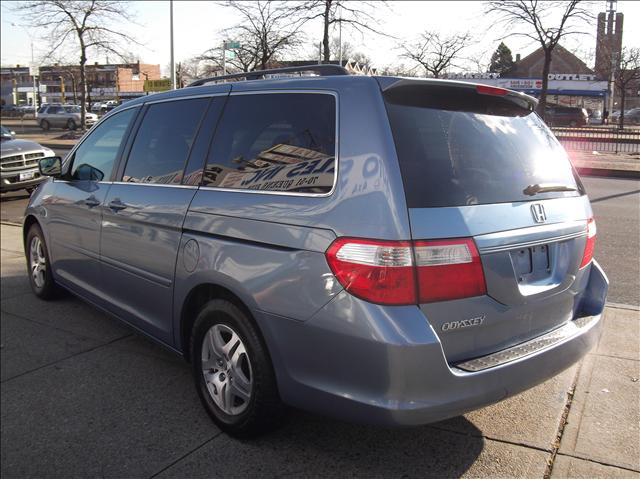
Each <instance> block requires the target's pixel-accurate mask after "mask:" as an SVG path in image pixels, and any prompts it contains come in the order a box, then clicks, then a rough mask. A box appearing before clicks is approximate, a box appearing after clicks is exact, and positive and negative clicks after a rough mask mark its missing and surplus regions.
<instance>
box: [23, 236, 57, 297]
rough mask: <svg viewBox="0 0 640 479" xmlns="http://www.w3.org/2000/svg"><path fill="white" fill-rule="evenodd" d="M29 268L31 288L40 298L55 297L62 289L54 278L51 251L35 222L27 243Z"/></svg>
mask: <svg viewBox="0 0 640 479" xmlns="http://www.w3.org/2000/svg"><path fill="white" fill-rule="evenodd" d="M25 250H26V257H27V269H28V275H29V284H30V285H31V290H32V291H33V294H35V295H36V296H37V297H38V298H40V299H46V300H49V299H55V298H57V297H59V296H60V295H61V290H60V288H59V286H58V285H56V283H55V281H54V280H53V274H52V273H51V261H50V259H49V251H48V250H47V245H46V243H45V240H44V235H43V234H42V230H41V229H40V226H38V225H37V224H34V225H33V226H31V228H29V232H28V233H27V241H26V243H25Z"/></svg>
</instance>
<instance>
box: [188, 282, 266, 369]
mask: <svg viewBox="0 0 640 479" xmlns="http://www.w3.org/2000/svg"><path fill="white" fill-rule="evenodd" d="M214 299H224V300H227V301H229V302H230V303H233V304H234V305H235V306H237V307H238V308H240V310H242V312H243V313H245V315H246V316H247V318H249V321H251V323H252V325H253V326H254V327H255V328H256V331H257V332H258V335H259V336H260V339H261V340H262V342H263V344H264V346H265V348H266V349H267V351H268V350H269V348H268V346H267V344H266V341H265V340H264V334H263V333H262V329H261V328H260V326H259V325H258V323H257V321H256V320H255V318H254V317H253V314H252V313H251V310H250V309H249V308H248V307H247V305H246V304H245V302H244V301H243V300H242V299H240V297H239V296H238V295H236V294H235V293H234V292H233V291H231V290H229V289H227V288H225V287H224V286H220V285H217V284H214V283H203V284H199V285H198V286H195V287H194V288H193V289H191V291H189V294H187V296H186V299H185V301H184V303H183V305H182V309H181V313H180V343H181V346H182V355H183V356H184V358H185V359H186V360H187V361H190V360H191V351H190V347H191V340H190V339H191V332H192V330H193V325H194V323H195V320H196V318H197V316H198V313H199V311H200V310H201V309H202V308H203V307H204V305H205V304H207V303H208V302H209V301H211V300H214Z"/></svg>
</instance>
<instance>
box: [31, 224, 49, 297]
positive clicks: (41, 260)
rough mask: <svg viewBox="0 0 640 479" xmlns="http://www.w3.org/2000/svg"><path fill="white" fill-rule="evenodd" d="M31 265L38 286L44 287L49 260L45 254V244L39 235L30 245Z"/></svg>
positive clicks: (34, 281) (32, 274) (32, 275)
mask: <svg viewBox="0 0 640 479" xmlns="http://www.w3.org/2000/svg"><path fill="white" fill-rule="evenodd" d="M29 265H30V267H31V277H32V278H33V283H34V284H35V285H36V287H37V288H42V287H43V286H44V282H45V274H46V271H47V260H46V258H45V255H44V246H43V244H42V241H40V238H39V237H38V236H34V237H33V239H32V240H31V245H30V246H29Z"/></svg>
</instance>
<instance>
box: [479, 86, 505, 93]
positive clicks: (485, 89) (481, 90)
mask: <svg viewBox="0 0 640 479" xmlns="http://www.w3.org/2000/svg"><path fill="white" fill-rule="evenodd" d="M476 92H478V93H480V94H481V95H497V96H505V95H506V94H507V93H509V90H505V89H504V88H498V87H495V86H487V85H478V86H476Z"/></svg>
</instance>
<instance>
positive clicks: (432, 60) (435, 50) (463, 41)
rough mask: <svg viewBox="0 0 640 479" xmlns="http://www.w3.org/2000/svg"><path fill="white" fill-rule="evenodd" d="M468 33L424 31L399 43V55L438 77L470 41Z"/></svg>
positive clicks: (452, 63)
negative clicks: (410, 41)
mask: <svg viewBox="0 0 640 479" xmlns="http://www.w3.org/2000/svg"><path fill="white" fill-rule="evenodd" d="M471 40H472V38H471V34H470V33H468V32H467V33H456V34H451V35H444V34H441V33H438V32H429V31H425V32H424V33H423V34H422V35H420V38H419V39H418V40H417V41H416V42H414V43H411V44H406V43H404V44H401V45H399V48H400V49H401V50H402V53H401V55H400V56H402V57H404V58H406V59H408V60H411V61H414V62H416V63H418V64H419V65H421V66H422V67H423V68H424V69H425V71H426V73H427V75H432V76H433V77H434V78H440V77H441V76H442V74H443V73H444V72H445V71H446V70H447V69H448V68H449V67H452V66H455V65H454V62H455V60H457V59H459V58H460V53H461V52H462V50H464V49H465V48H467V47H468V46H469V44H470V43H471Z"/></svg>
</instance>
